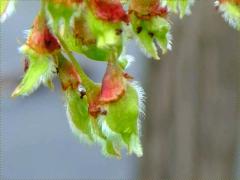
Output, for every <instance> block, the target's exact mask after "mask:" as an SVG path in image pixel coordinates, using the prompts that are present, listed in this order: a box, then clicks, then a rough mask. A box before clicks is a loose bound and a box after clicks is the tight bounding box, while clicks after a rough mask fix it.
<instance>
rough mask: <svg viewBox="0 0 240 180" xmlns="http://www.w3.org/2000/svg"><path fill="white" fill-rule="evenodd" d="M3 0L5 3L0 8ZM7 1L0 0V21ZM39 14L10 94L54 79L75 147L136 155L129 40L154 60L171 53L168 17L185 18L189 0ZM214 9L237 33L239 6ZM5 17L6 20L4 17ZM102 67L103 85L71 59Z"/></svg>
mask: <svg viewBox="0 0 240 180" xmlns="http://www.w3.org/2000/svg"><path fill="white" fill-rule="evenodd" d="M2 2H4V3H2ZM13 2H14V1H13V0H9V1H7V0H6V1H1V21H3V20H2V19H5V18H6V17H7V15H8V14H9V13H5V14H4V12H5V10H7V9H9V7H8V6H10V5H11V6H12V4H13ZM41 2H42V3H41V9H40V11H39V13H38V15H37V17H36V18H35V20H34V22H33V25H32V28H31V29H30V31H29V34H28V37H27V40H26V43H25V44H24V45H23V46H21V48H20V52H22V53H23V54H24V56H25V67H24V71H25V74H24V77H23V79H22V81H21V82H20V84H19V85H18V86H17V88H16V89H15V91H14V92H13V94H12V96H14V97H15V96H20V95H29V94H30V93H32V92H33V91H34V90H35V89H37V87H38V86H39V85H40V84H41V83H43V84H45V85H47V86H48V87H50V88H53V83H52V79H53V78H54V77H55V76H56V77H57V78H58V79H59V82H60V84H61V87H62V92H63V94H64V97H65V102H66V107H67V115H68V119H69V124H70V127H71V129H72V131H73V133H74V134H76V135H77V136H78V137H79V138H80V139H81V141H83V140H86V141H87V142H96V143H99V144H100V145H101V146H102V151H103V153H104V154H105V155H107V156H113V157H120V156H121V149H122V148H126V149H127V150H128V152H129V153H135V154H136V155H137V156H142V147H141V143H140V123H139V119H140V118H141V114H142V113H143V103H142V101H143V95H144V93H143V90H142V89H141V88H140V86H139V85H138V84H137V83H136V82H134V81H133V77H132V76H131V75H129V74H128V73H127V72H126V68H127V67H128V65H129V64H130V62H131V59H132V58H129V57H130V56H129V55H126V54H125V51H124V45H125V42H126V41H127V39H136V40H137V41H138V42H139V45H140V46H141V47H142V49H143V51H144V52H145V53H146V54H147V55H148V56H150V57H152V58H154V59H160V56H159V53H158V52H159V51H158V49H159V48H160V49H161V50H162V53H163V54H164V53H166V52H167V51H168V50H169V49H171V35H170V23H169V16H168V15H169V13H170V12H174V13H178V14H179V16H180V17H183V16H184V15H185V14H188V13H189V11H190V7H191V5H192V4H193V0H184V1H183V0H175V1H173V0H129V1H128V0H127V1H121V0H41ZM218 5H219V9H220V10H221V11H227V14H226V12H224V13H225V14H224V16H225V17H227V18H228V19H229V21H230V23H231V24H233V26H234V27H236V28H237V29H239V27H240V23H239V19H240V18H239V16H240V15H239V13H240V11H239V6H240V1H239V0H220V1H219V3H218ZM6 14H7V15H6ZM73 52H74V53H79V54H82V55H84V56H86V57H87V58H89V59H90V60H95V61H102V62H105V63H106V64H107V68H106V72H105V74H104V75H103V78H102V82H101V83H96V82H93V81H92V80H91V79H90V78H89V77H88V76H87V75H86V74H85V72H84V70H83V69H82V68H81V66H80V64H79V63H78V61H77V60H76V59H75V57H74V56H73Z"/></svg>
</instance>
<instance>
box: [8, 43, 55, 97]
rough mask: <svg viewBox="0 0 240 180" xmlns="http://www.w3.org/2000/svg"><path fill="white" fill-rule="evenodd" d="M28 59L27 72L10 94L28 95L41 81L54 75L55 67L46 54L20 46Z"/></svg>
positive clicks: (44, 81)
mask: <svg viewBox="0 0 240 180" xmlns="http://www.w3.org/2000/svg"><path fill="white" fill-rule="evenodd" d="M21 51H22V52H23V54H25V55H26V56H27V58H28V61H29V67H28V70H27V72H26V73H25V74H24V77H23V79H22V81H21V82H20V84H19V85H18V86H17V88H16V89H15V90H14V92H13V94H12V96H20V95H29V94H30V93H32V92H33V91H34V90H36V89H37V88H38V87H39V85H40V84H41V83H45V84H46V83H47V82H48V81H49V80H50V79H52V77H53V76H54V72H56V67H55V65H54V62H53V61H52V59H50V57H49V56H48V55H40V54H38V53H36V52H35V51H33V50H32V49H31V48H29V47H28V46H27V45H24V46H22V47H21Z"/></svg>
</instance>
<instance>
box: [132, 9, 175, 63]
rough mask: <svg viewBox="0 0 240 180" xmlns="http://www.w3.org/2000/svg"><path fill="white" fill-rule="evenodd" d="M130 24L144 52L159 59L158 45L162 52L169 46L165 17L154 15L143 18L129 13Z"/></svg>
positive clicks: (168, 29)
mask: <svg viewBox="0 0 240 180" xmlns="http://www.w3.org/2000/svg"><path fill="white" fill-rule="evenodd" d="M131 25H132V29H133V31H134V33H135V35H136V38H137V39H138V41H139V42H140V44H141V45H142V47H143V49H144V50H145V52H146V54H147V55H150V56H151V57H152V58H154V59H160V57H159V54H158V50H157V49H158V48H157V47H158V46H160V48H161V50H162V53H163V54H164V53H166V52H167V50H168V49H170V48H171V35H170V24H169V23H168V21H167V20H166V19H164V18H162V17H159V16H154V17H151V19H149V20H145V19H141V18H138V17H137V16H136V15H135V14H131Z"/></svg>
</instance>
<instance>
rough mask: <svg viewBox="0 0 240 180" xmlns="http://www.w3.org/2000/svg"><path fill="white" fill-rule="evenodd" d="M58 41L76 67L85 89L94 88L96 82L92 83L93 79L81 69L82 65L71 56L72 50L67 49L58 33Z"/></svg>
mask: <svg viewBox="0 0 240 180" xmlns="http://www.w3.org/2000/svg"><path fill="white" fill-rule="evenodd" d="M56 36H57V38H58V40H59V42H60V43H61V46H62V47H63V49H64V51H65V52H66V54H67V55H68V57H69V59H70V61H71V62H72V63H73V65H74V66H75V67H76V70H77V72H78V74H79V75H80V77H81V80H82V84H83V86H84V87H85V88H86V90H87V91H89V90H91V89H92V88H94V87H95V86H96V84H95V83H94V81H92V80H91V79H90V78H89V77H88V76H87V75H86V74H85V72H84V71H83V69H82V67H81V66H80V64H79V63H78V61H77V60H76V58H75V57H74V56H73V54H72V52H71V51H70V50H69V49H68V47H67V45H66V44H65V43H64V41H63V40H62V38H61V37H60V35H59V34H56Z"/></svg>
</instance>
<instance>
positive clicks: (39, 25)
mask: <svg viewBox="0 0 240 180" xmlns="http://www.w3.org/2000/svg"><path fill="white" fill-rule="evenodd" d="M27 45H28V46H29V47H31V48H32V49H34V50H35V51H36V52H38V53H40V54H48V53H53V52H54V51H57V50H59V49H60V45H59V44H58V41H57V39H56V38H55V37H54V36H53V35H52V34H51V32H50V30H49V28H48V26H47V22H46V19H45V18H44V17H43V16H41V15H39V16H37V17H36V19H35V21H34V23H33V27H32V29H31V31H30V34H29V36H28V39H27Z"/></svg>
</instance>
